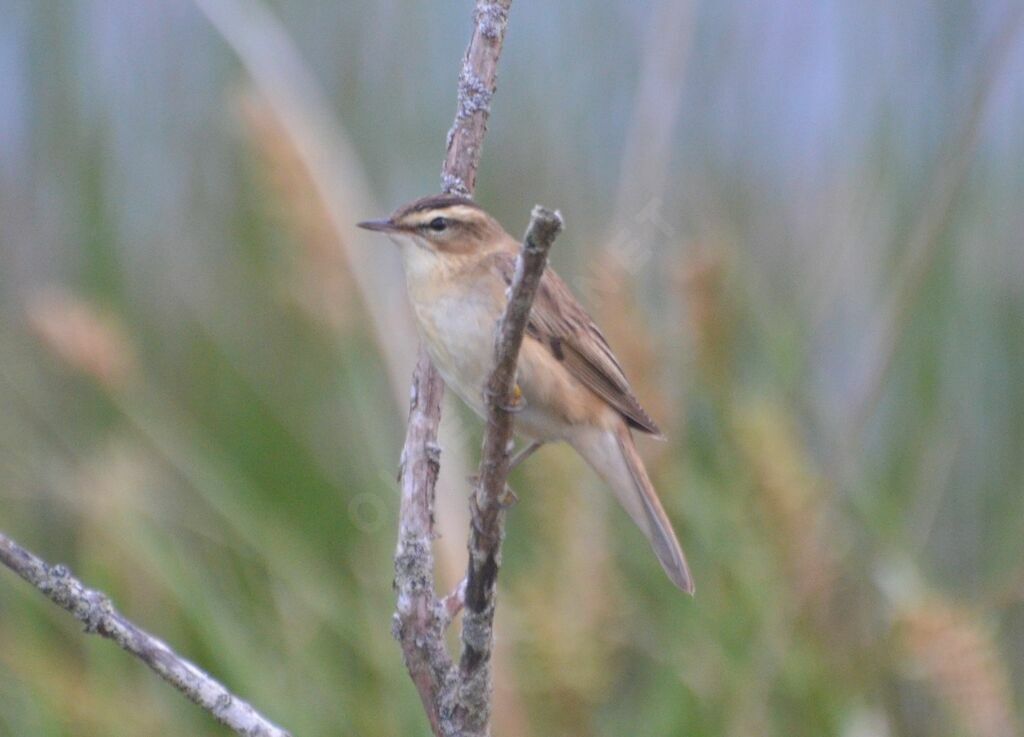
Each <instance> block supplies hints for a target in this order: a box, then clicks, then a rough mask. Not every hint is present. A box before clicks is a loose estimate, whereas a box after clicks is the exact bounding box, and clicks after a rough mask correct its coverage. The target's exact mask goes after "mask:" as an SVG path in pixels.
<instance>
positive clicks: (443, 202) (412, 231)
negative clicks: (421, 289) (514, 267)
mask: <svg viewBox="0 0 1024 737" xmlns="http://www.w3.org/2000/svg"><path fill="white" fill-rule="evenodd" d="M359 227H360V228H365V229H366V230H373V231H377V232H380V233H386V234H388V235H389V236H391V237H392V239H394V240H395V241H397V242H398V243H400V244H401V245H413V246H417V247H419V248H423V249H427V250H429V251H432V252H434V253H437V254H452V255H472V254H477V253H482V252H486V251H488V250H491V249H492V248H496V247H500V246H502V245H504V242H505V240H506V239H507V238H508V236H507V235H506V234H505V231H504V229H503V228H502V227H501V225H499V224H498V222H497V221H496V220H495V219H494V218H492V217H491V216H490V215H488V214H487V213H486V212H484V210H483V208H481V207H480V205H478V204H476V203H475V202H474V201H473V200H471V199H469V198H468V197H461V196H459V195H447V194H445V195H432V196H430V197H423V198H421V199H418V200H416V201H415V202H410V203H409V204H408V205H404V206H403V207H400V208H398V209H397V210H395V212H394V213H392V215H391V216H390V217H388V218H386V219H384V220H367V221H365V222H362V223H359Z"/></svg>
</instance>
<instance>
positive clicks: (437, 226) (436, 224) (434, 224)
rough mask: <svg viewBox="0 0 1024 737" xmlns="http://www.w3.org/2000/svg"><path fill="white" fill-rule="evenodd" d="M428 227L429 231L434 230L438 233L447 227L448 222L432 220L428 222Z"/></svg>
mask: <svg viewBox="0 0 1024 737" xmlns="http://www.w3.org/2000/svg"><path fill="white" fill-rule="evenodd" d="M429 227H430V229H431V230H436V231H437V232H438V233H440V232H441V231H442V230H444V229H445V228H447V227H448V221H447V220H446V219H445V218H434V219H433V220H431V221H430V224H429Z"/></svg>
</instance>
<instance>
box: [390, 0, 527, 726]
mask: <svg viewBox="0 0 1024 737" xmlns="http://www.w3.org/2000/svg"><path fill="white" fill-rule="evenodd" d="M510 6H511V0H499V1H498V2H484V1H483V0H477V3H476V6H475V10H474V13H473V21H474V23H473V26H474V27H473V36H472V38H471V39H470V42H469V47H468V48H467V49H466V55H465V57H464V59H463V63H462V69H461V71H460V73H459V90H458V109H457V110H456V114H455V122H454V124H453V125H452V128H451V130H450V131H449V133H448V142H447V146H448V147H447V155H446V157H445V162H444V166H443V168H442V170H441V183H442V188H443V189H444V191H446V192H458V193H460V194H465V195H472V193H473V191H474V189H475V187H476V172H477V168H478V166H479V164H480V150H481V147H482V145H483V139H484V134H485V133H486V130H487V118H488V117H489V115H490V102H491V98H492V97H493V95H494V89H495V83H496V78H497V68H498V58H499V57H500V56H501V47H502V44H503V43H504V40H505V28H506V26H507V23H508V11H509V7H510ZM443 395H444V383H443V382H442V380H441V377H440V375H439V374H438V373H437V369H436V368H434V366H433V364H432V363H431V362H430V358H429V357H428V356H427V353H426V351H425V350H424V348H423V346H422V345H421V346H420V349H419V358H418V360H417V362H416V369H415V370H414V371H413V376H412V388H411V397H412V399H411V403H410V408H409V425H408V428H407V430H406V436H405V445H404V447H403V449H402V475H401V478H402V497H401V504H400V507H399V522H398V524H399V532H398V547H397V550H396V553H395V589H396V591H397V593H398V608H397V612H396V613H395V623H394V633H395V637H396V638H397V639H398V641H399V644H400V645H401V647H402V653H403V656H404V658H405V663H406V666H407V667H408V669H409V675H410V676H411V677H412V680H413V682H414V683H415V684H416V689H417V690H418V691H419V694H420V698H421V700H422V701H423V707H424V709H425V710H426V712H427V716H428V718H429V719H430V725H431V728H432V729H433V731H434V734H435V735H438V737H440V736H441V735H453V734H457V733H458V732H457V725H455V724H454V723H453V722H451V721H450V720H451V717H452V715H453V704H454V701H453V699H454V696H455V694H456V690H457V689H456V685H457V677H458V673H457V671H456V669H455V668H454V666H453V665H452V663H451V658H450V656H449V655H448V653H447V651H446V649H445V645H444V636H443V630H444V625H445V623H446V622H447V621H448V620H449V617H450V614H448V612H446V611H445V609H446V607H445V606H444V605H442V603H441V602H439V601H438V599H437V597H436V594H435V587H434V559H433V552H432V550H431V545H432V542H433V533H434V530H433V510H434V487H435V484H436V481H437V470H438V464H439V463H440V448H439V447H438V445H437V429H438V425H439V424H440V422H441V399H442V397H443Z"/></svg>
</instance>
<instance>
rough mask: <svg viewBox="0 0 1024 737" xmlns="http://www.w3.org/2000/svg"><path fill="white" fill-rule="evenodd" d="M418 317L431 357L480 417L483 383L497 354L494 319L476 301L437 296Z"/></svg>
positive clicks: (439, 370) (482, 402)
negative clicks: (495, 352) (439, 297)
mask: <svg viewBox="0 0 1024 737" xmlns="http://www.w3.org/2000/svg"><path fill="white" fill-rule="evenodd" d="M416 317H417V319H418V322H419V327H420V334H421V335H422V336H423V340H424V343H425V344H426V346H427V351H428V352H429V353H430V358H431V360H432V361H433V362H434V365H435V366H436V367H437V370H438V372H440V374H441V377H442V378H443V379H444V381H445V384H447V385H448V387H449V388H450V389H451V390H452V391H454V392H455V393H456V394H457V395H458V396H459V398H460V399H461V400H462V401H463V402H465V403H466V404H468V405H469V406H470V408H472V409H473V411H474V412H476V413H477V414H478V415H480V416H481V417H483V416H484V414H485V408H484V398H483V391H484V384H485V383H486V382H487V377H488V374H489V373H490V370H491V365H492V363H493V360H494V359H493V357H494V328H495V320H494V318H493V317H492V316H491V311H490V310H488V309H487V308H486V306H485V305H482V304H479V303H477V302H475V301H474V300H467V299H465V298H460V299H437V300H434V301H433V302H431V303H430V304H429V305H418V306H417V307H416Z"/></svg>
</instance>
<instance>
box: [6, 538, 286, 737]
mask: <svg viewBox="0 0 1024 737" xmlns="http://www.w3.org/2000/svg"><path fill="white" fill-rule="evenodd" d="M0 563H3V564H4V565H5V566H7V567H8V568H10V569H11V570H12V571H14V572H15V573H17V574H18V575H19V576H21V577H22V578H23V579H25V580H26V581H28V582H29V583H30V584H32V585H33V586H35V587H36V588H37V589H39V590H40V591H41V592H43V593H44V594H45V595H46V596H47V597H48V598H49V599H50V601H52V602H53V603H54V604H57V605H58V606H60V607H62V608H64V609H66V610H67V611H69V612H71V613H72V614H73V615H74V616H75V619H77V620H78V621H79V622H81V623H82V624H84V625H85V631H86V632H87V633H89V634H94V635H100V636H101V637H106V638H107V639H109V640H113V641H114V642H116V643H117V644H118V645H119V646H120V647H121V648H122V649H124V650H127V651H128V652H130V653H131V654H132V655H134V656H135V657H137V658H138V659H139V660H141V661H142V662H144V663H145V664H146V665H148V666H149V667H150V668H151V669H152V670H153V671H155V672H156V674H157V675H159V676H160V677H161V678H163V679H164V680H165V681H167V682H168V683H170V684H171V685H172V686H174V687H175V688H176V689H178V690H179V691H181V692H182V693H183V694H185V696H187V697H188V698H189V699H190V700H192V701H194V702H195V703H196V704H198V705H199V706H201V707H202V708H203V709H205V710H206V711H208V712H210V714H212V715H213V717H214V718H215V719H216V720H217V721H218V722H220V723H221V724H223V725H225V726H227V727H230V728H231V729H232V730H234V731H235V732H236V733H237V734H240V735H243V736H244V737H290V735H289V733H288V732H286V731H285V730H283V729H281V728H280V727H278V726H277V725H275V724H273V723H272V722H270V721H269V720H268V719H267V718H266V717H264V716H263V715H261V714H260V713H259V712H257V711H256V710H255V709H254V708H253V707H252V706H250V705H249V704H248V703H246V702H245V701H242V699H240V698H238V697H237V696H235V695H234V694H232V693H231V692H230V691H228V690H227V689H226V688H225V687H224V686H223V685H221V684H220V683H218V682H217V681H216V680H214V679H213V678H211V677H210V676H209V675H207V674H206V673H204V672H203V671H201V670H199V668H197V667H196V666H195V665H193V664H192V663H190V662H189V661H187V660H185V659H184V658H182V657H181V656H180V655H178V654H177V653H175V652H174V651H173V650H171V649H170V648H169V647H167V645H165V644H164V643H163V642H161V641H160V640H158V639H157V638H155V637H153V636H152V635H151V634H149V633H148V632H145V631H143V630H141V629H139V628H138V627H136V626H135V625H134V624H133V623H132V622H131V621H129V620H128V619H127V618H126V617H125V616H124V615H123V614H121V613H120V612H118V611H117V610H116V609H115V608H114V605H113V604H112V603H111V602H110V599H109V598H107V596H106V595H105V594H103V593H101V592H99V591H94V590H92V589H88V588H86V587H85V586H84V585H83V584H82V582H81V581H79V580H78V579H77V578H75V577H74V576H72V575H71V573H70V572H69V571H68V569H67V568H65V567H64V566H60V565H58V566H51V565H49V564H48V563H46V561H44V560H42V559H40V558H38V557H37V556H35V555H33V554H32V553H30V552H29V551H28V550H25V548H23V547H21V546H20V545H18V544H17V543H16V542H14V541H13V540H11V539H10V538H9V537H7V536H6V535H4V534H3V533H0Z"/></svg>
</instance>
